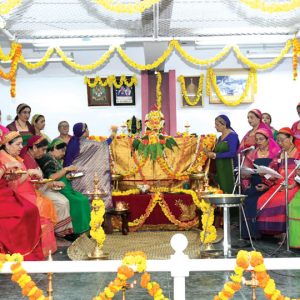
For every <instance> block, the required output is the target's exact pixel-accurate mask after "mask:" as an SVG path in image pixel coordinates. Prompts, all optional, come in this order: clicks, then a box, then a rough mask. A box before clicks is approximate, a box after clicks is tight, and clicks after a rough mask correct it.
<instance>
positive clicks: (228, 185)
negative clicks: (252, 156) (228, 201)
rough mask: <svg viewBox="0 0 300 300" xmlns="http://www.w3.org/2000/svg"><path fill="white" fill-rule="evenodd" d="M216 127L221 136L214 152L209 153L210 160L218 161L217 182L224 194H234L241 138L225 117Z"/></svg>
mask: <svg viewBox="0 0 300 300" xmlns="http://www.w3.org/2000/svg"><path fill="white" fill-rule="evenodd" d="M215 127H216V130H217V131H218V132H221V133H222V134H221V136H220V137H219V138H218V141H217V144H216V147H215V150H214V152H208V153H207V155H208V157H209V158H212V159H215V160H216V180H217V182H218V184H219V186H220V188H221V190H222V191H223V192H224V193H232V191H233V187H234V174H233V168H234V159H235V158H236V152H237V149H238V147H239V137H238V135H237V134H236V132H235V131H234V130H233V129H232V128H231V127H230V120H229V118H228V117H227V116H225V115H220V116H218V117H217V118H216V119H215Z"/></svg>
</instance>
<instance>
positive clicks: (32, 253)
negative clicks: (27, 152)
mask: <svg viewBox="0 0 300 300" xmlns="http://www.w3.org/2000/svg"><path fill="white" fill-rule="evenodd" d="M19 166H20V165H19V163H17V162H13V163H10V162H6V163H2V162H1V161H0V253H5V254H12V253H21V254H22V255H23V256H24V259H25V260H44V255H43V251H42V243H41V224H40V216H39V211H38V209H37V207H36V205H34V204H32V203H31V202H29V201H27V200H25V199H22V198H19V197H18V196H17V195H16V194H15V193H14V192H13V190H12V189H11V187H10V186H9V184H8V181H7V180H9V179H12V178H13V177H11V176H9V177H7V178H4V177H5V176H4V174H5V173H6V172H7V170H9V169H12V168H19Z"/></svg>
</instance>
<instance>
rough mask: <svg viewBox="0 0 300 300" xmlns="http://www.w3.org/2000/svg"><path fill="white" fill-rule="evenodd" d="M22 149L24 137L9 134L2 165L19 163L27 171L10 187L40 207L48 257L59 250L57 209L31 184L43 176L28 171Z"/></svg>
mask: <svg viewBox="0 0 300 300" xmlns="http://www.w3.org/2000/svg"><path fill="white" fill-rule="evenodd" d="M22 148H23V146H22V137H21V135H20V134H19V132H17V131H11V132H9V133H7V134H6V135H4V137H3V139H2V146H1V151H0V161H1V162H2V163H7V162H19V164H20V169H22V170H24V171H27V174H24V175H22V176H21V177H20V178H17V179H15V180H11V181H9V186H10V187H11V188H12V189H13V191H14V192H15V194H16V195H17V196H18V197H19V198H20V199H24V200H26V201H29V202H31V203H32V204H34V205H36V206H37V207H38V210H39V214H40V221H41V227H42V247H43V253H44V255H45V256H47V255H48V254H49V251H51V252H52V253H54V252H55V251H56V249H57V247H56V240H55V236H54V225H55V223H56V212H55V207H54V205H53V203H52V202H51V200H49V199H48V198H46V197H43V196H42V195H41V194H40V193H38V192H36V190H35V188H34V186H33V185H32V183H31V182H30V177H32V178H34V179H39V178H40V177H41V174H40V172H38V171H37V170H35V169H28V170H27V169H26V167H25V165H24V164H23V162H22V159H21V158H20V157H19V155H20V152H21V149H22Z"/></svg>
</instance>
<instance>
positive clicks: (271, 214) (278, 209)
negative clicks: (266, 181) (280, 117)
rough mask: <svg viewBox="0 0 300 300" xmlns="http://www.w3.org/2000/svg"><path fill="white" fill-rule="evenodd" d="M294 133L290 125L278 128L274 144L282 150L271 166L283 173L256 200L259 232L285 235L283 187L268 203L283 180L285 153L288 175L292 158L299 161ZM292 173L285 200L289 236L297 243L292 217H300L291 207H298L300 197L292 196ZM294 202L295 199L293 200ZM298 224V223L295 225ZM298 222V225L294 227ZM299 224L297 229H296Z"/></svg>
mask: <svg viewBox="0 0 300 300" xmlns="http://www.w3.org/2000/svg"><path fill="white" fill-rule="evenodd" d="M293 140H294V137H293V132H292V130H291V129H290V128H288V127H284V128H281V129H280V130H279V131H278V135H277V143H278V144H279V145H280V147H281V149H282V151H281V153H280V156H279V158H277V159H274V161H273V163H272V164H273V165H274V166H273V167H274V169H277V168H278V172H279V173H280V174H281V175H282V178H280V179H277V180H276V183H275V185H273V186H272V187H271V188H270V189H269V190H268V191H267V192H266V193H264V194H263V195H262V196H261V197H260V198H259V199H258V202H257V210H258V212H257V226H258V230H259V232H260V233H262V234H268V235H278V234H281V236H284V234H285V231H286V203H285V189H284V187H282V188H281V189H280V190H279V191H278V192H277V193H276V194H275V196H274V197H273V198H271V200H270V201H269V202H268V200H269V198H270V196H271V195H272V194H273V193H274V191H275V190H276V189H277V188H278V187H280V185H282V183H283V182H284V180H285V172H284V169H285V168H284V164H285V162H284V153H285V152H286V153H287V156H288V174H290V173H291V172H292V171H293V170H294V169H295V167H296V162H295V159H296V160H298V159H299V157H300V153H299V151H298V150H297V147H296V146H295V145H294V143H293ZM295 175H296V174H294V175H292V176H291V177H290V178H289V180H288V202H289V211H290V212H291V215H290V220H289V223H290V226H291V228H290V238H291V240H290V241H291V242H292V243H293V245H292V244H291V247H292V246H295V243H296V241H297V244H298V246H299V240H300V236H299V220H297V218H296V220H294V216H296V217H297V216H298V217H299V210H298V211H294V210H293V209H294V208H296V209H297V207H299V200H300V197H295V195H296V193H297V192H298V190H299V185H298V184H297V182H296V181H295ZM294 201H295V202H294ZM297 223H298V224H297ZM295 224H297V226H294V225H295ZM297 227H298V228H297Z"/></svg>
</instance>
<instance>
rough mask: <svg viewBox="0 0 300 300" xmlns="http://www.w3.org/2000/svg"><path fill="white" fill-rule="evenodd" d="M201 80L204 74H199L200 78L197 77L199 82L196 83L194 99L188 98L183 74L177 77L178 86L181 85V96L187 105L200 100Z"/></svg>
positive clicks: (193, 104)
mask: <svg viewBox="0 0 300 300" xmlns="http://www.w3.org/2000/svg"><path fill="white" fill-rule="evenodd" d="M203 80H204V75H203V74H201V75H200V78H199V84H198V90H197V94H196V98H195V99H194V100H190V98H189V96H188V94H187V91H186V86H185V80H184V76H183V75H181V76H179V77H178V81H179V82H180V86H181V92H182V96H183V98H184V100H185V101H186V103H187V104H188V105H190V106H195V105H197V104H198V102H199V101H200V99H201V96H202V89H203Z"/></svg>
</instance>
